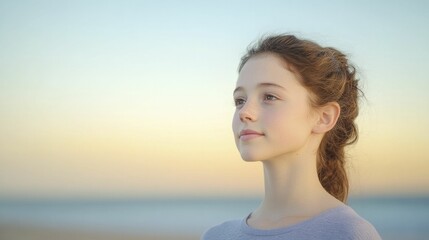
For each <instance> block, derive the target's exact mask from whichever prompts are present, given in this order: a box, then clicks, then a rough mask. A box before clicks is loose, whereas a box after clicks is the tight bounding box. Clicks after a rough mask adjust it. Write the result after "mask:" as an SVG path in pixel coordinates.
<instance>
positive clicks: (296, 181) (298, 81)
mask: <svg viewBox="0 0 429 240" xmlns="http://www.w3.org/2000/svg"><path fill="white" fill-rule="evenodd" d="M238 71H239V77H238V80H237V84H236V85H237V87H236V88H235V90H234V93H233V95H234V101H235V105H236V111H235V114H234V118H233V122H232V127H233V132H234V137H235V143H236V146H237V148H238V151H239V152H240V155H241V157H242V158H243V159H244V160H245V161H249V162H253V161H260V162H262V163H263V168H264V180H265V197H264V199H263V201H262V202H261V204H260V206H259V207H258V208H257V209H256V210H254V211H253V212H252V213H250V214H249V215H248V216H246V217H245V218H243V219H241V220H233V221H227V222H225V223H223V224H220V225H218V226H215V227H212V228H211V229H209V230H208V231H206V232H205V233H204V235H203V237H202V239H204V240H217V239H219V240H220V239H222V240H225V239H237V240H238V239H246V240H252V239H255V240H256V239H265V240H270V239H277V240H278V239H319V240H320V239H329V240H331V239H381V238H380V236H379V234H378V233H377V231H376V229H375V228H374V227H373V226H372V225H371V223H369V222H368V221H366V220H365V219H363V218H362V217H360V216H359V215H358V214H357V213H356V212H355V211H354V210H353V209H352V208H350V207H349V206H347V205H346V204H345V202H346V201H347V195H348V186H349V185H348V181H347V175H346V171H345V168H344V164H345V152H344V148H345V146H347V145H349V144H352V143H354V142H356V141H357V138H358V132H357V126H356V124H355V122H354V120H355V119H356V117H357V116H358V97H360V96H361V95H360V93H362V91H361V90H360V89H359V87H358V79H356V77H355V69H354V67H353V66H352V65H350V64H349V63H348V60H347V58H346V56H345V55H344V54H342V53H341V52H340V51H338V50H336V49H334V48H331V47H321V46H319V45H318V44H316V43H314V42H312V41H308V40H302V39H298V38H296V37H295V36H293V35H284V34H281V35H275V36H269V37H265V38H263V39H261V40H260V41H259V42H258V43H257V44H256V45H255V46H253V47H250V48H249V49H248V51H247V53H246V54H245V55H244V56H243V57H242V59H241V62H240V65H239V69H238Z"/></svg>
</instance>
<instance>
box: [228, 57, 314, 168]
mask: <svg viewBox="0 0 429 240" xmlns="http://www.w3.org/2000/svg"><path fill="white" fill-rule="evenodd" d="M236 87H237V88H236V89H235V91H234V101H235V105H236V110H235V113H234V118H233V122H232V127H233V132H234V138H235V143H236V145H237V148H238V150H239V152H240V154H241V157H242V158H243V159H244V160H246V161H262V160H268V159H276V158H278V157H284V156H287V155H297V154H300V153H302V151H300V150H303V149H304V148H302V147H303V146H304V145H305V144H306V142H307V141H308V139H309V136H310V135H311V133H312V127H313V126H314V123H315V118H314V115H312V114H311V108H310V105H309V93H308V91H307V90H306V89H305V88H304V87H302V86H301V85H300V83H299V80H298V79H297V76H295V74H294V73H293V72H291V71H289V70H288V68H287V66H286V64H285V62H284V60H282V59H281V58H280V57H278V56H276V55H273V54H268V53H264V54H260V55H256V56H253V57H251V58H250V59H249V60H248V61H247V62H246V64H245V65H244V66H243V68H242V69H241V71H240V74H239V77H238V80H237V84H236ZM246 130H250V131H247V132H246ZM252 131H254V133H253V134H252Z"/></svg>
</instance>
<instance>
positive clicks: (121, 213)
mask: <svg viewBox="0 0 429 240" xmlns="http://www.w3.org/2000/svg"><path fill="white" fill-rule="evenodd" d="M259 202H260V199H256V198H245V199H241V198H233V199H185V198H181V199H128V200H124V199H122V200H108V199H105V200H83V199H82V200H0V225H11V224H24V225H28V226H33V227H41V228H46V227H49V228H51V229H52V228H54V229H55V228H58V229H69V230H76V231H79V230H96V231H101V232H107V233H108V232H112V233H113V232H114V233H135V234H140V233H141V234H148V233H149V234H153V235H156V234H157V233H172V234H174V233H180V234H192V235H200V234H202V233H203V232H204V231H205V230H206V229H208V228H210V227H211V226H213V225H216V224H219V223H221V222H223V221H226V220H230V219H239V218H243V217H244V216H246V215H247V214H249V213H250V212H251V211H252V210H254V209H255V208H256V207H257V206H258V205H259ZM349 205H350V206H351V207H352V208H353V209H354V210H355V211H356V212H357V213H358V214H360V215H361V216H362V217H364V218H366V219H367V220H368V221H370V222H371V223H372V224H373V225H374V226H375V228H376V229H377V230H378V232H379V233H380V235H381V236H382V238H383V239H385V240H389V239H390V240H397V239H406V240H423V239H429V196H427V197H410V196H407V197H401V196H397V197H392V196H389V197H386V196H384V197H360V198H356V197H355V198H350V199H349Z"/></svg>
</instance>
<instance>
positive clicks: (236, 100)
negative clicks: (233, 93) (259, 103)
mask: <svg viewBox="0 0 429 240" xmlns="http://www.w3.org/2000/svg"><path fill="white" fill-rule="evenodd" d="M244 102H245V101H244V99H242V98H235V99H234V104H235V106H236V107H238V106H240V105H243V104H244Z"/></svg>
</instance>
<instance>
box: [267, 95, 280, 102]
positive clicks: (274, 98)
mask: <svg viewBox="0 0 429 240" xmlns="http://www.w3.org/2000/svg"><path fill="white" fill-rule="evenodd" d="M278 99H279V98H278V97H276V96H274V95H272V94H265V96H264V100H267V101H274V100H278Z"/></svg>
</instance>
